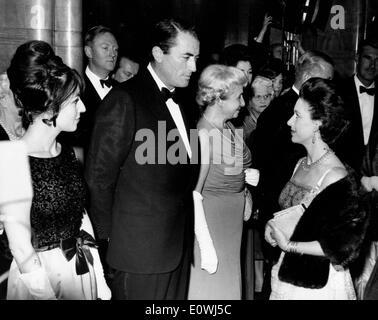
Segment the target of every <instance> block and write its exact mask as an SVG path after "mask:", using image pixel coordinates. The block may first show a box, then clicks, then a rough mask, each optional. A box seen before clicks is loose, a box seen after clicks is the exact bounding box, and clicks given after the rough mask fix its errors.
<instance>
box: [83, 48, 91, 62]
mask: <svg viewBox="0 0 378 320" xmlns="http://www.w3.org/2000/svg"><path fill="white" fill-rule="evenodd" d="M84 53H85V55H86V56H87V58H88V59H92V48H91V47H90V46H84Z"/></svg>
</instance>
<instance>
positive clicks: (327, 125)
mask: <svg viewBox="0 0 378 320" xmlns="http://www.w3.org/2000/svg"><path fill="white" fill-rule="evenodd" d="M299 97H300V98H301V99H303V100H304V101H306V102H307V103H308V104H309V105H310V108H309V109H310V110H309V111H310V113H311V118H312V120H320V121H321V123H322V124H321V126H320V127H319V132H320V135H321V137H322V139H323V141H324V142H325V143H327V144H332V143H334V142H335V141H336V140H337V139H338V138H339V136H340V135H341V134H342V133H343V132H344V131H345V130H346V128H347V127H348V125H349V121H348V120H347V119H346V117H345V111H344V107H343V105H344V102H343V100H342V98H341V97H340V95H339V94H338V92H337V90H336V86H335V84H334V83H333V81H332V80H327V79H322V78H310V79H309V80H307V81H306V82H305V83H304V84H303V85H302V87H301V90H300V92H299Z"/></svg>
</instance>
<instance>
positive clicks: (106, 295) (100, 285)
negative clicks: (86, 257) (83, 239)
mask: <svg viewBox="0 0 378 320" xmlns="http://www.w3.org/2000/svg"><path fill="white" fill-rule="evenodd" d="M81 229H83V230H85V231H87V232H88V233H89V234H90V235H91V236H92V237H93V238H94V232H93V227H92V224H91V221H90V220H89V216H88V214H87V213H84V214H83V219H82V223H81ZM90 250H91V253H92V256H93V270H94V273H95V277H96V284H97V298H99V299H101V300H110V298H111V297H112V293H111V291H110V289H109V287H108V285H107V283H106V281H105V276H104V268H103V267H102V263H101V260H100V255H99V254H98V250H97V248H90Z"/></svg>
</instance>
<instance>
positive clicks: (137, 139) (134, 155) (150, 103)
mask: <svg viewBox="0 0 378 320" xmlns="http://www.w3.org/2000/svg"><path fill="white" fill-rule="evenodd" d="M198 55H199V40H198V38H197V35H196V33H195V32H194V30H193V29H192V28H191V27H189V26H186V25H185V24H183V23H180V22H177V21H174V20H164V21H161V22H159V23H157V24H156V25H155V27H154V30H153V32H152V45H151V56H150V63H149V65H148V67H147V69H142V70H139V72H138V74H137V75H136V76H135V77H133V78H132V79H130V80H128V81H126V82H123V83H121V84H119V85H118V86H117V87H115V88H114V89H113V90H112V91H111V92H110V93H109V95H108V96H107V97H106V98H105V99H104V101H103V102H102V103H101V105H100V107H99V110H98V113H97V116H96V120H95V125H94V130H93V135H92V139H91V144H90V148H89V152H88V159H87V163H86V170H85V171H86V178H87V182H88V185H89V189H90V198H91V203H90V213H91V215H92V218H93V223H94V226H95V229H96V230H97V234H98V236H99V238H100V239H105V240H109V247H108V252H107V262H108V264H109V265H110V266H111V267H112V268H114V269H115V270H116V271H115V273H114V278H113V280H112V285H111V286H112V293H113V298H114V299H138V300H139V299H141V300H150V299H152V300H155V299H159V300H160V299H185V298H186V291H187V282H188V276H189V254H190V252H191V250H192V245H193V243H192V242H193V239H194V237H193V233H194V227H193V209H192V198H191V195H192V193H191V192H192V190H193V189H194V185H195V183H196V180H197V178H198V167H199V166H198V165H194V164H193V165H192V164H191V161H190V158H191V157H193V156H194V153H195V150H192V149H194V148H192V147H191V144H190V143H189V134H188V132H189V131H188V130H189V129H190V125H189V124H188V122H187V121H186V117H185V115H184V113H183V108H181V104H180V102H177V101H176V99H175V97H174V96H172V95H173V94H174V92H175V91H176V90H177V89H175V88H184V87H187V86H188V84H189V80H190V77H191V75H192V73H193V72H195V71H196V61H197V58H198ZM193 128H194V127H193ZM172 133H174V135H171V134H172ZM167 134H168V139H167ZM169 136H171V138H169ZM172 136H174V137H175V138H174V139H172ZM175 146H179V147H178V149H179V154H180V159H178V160H179V161H174V160H175V159H172V157H170V156H169V155H171V156H172V153H170V150H172V148H173V147H175ZM172 160H173V161H172ZM176 160H177V159H176Z"/></svg>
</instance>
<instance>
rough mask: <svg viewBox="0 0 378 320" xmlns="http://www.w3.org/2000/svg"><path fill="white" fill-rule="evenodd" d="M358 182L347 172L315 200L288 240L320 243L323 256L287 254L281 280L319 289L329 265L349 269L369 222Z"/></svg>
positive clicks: (280, 275) (282, 267) (281, 271)
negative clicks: (346, 174)
mask: <svg viewBox="0 0 378 320" xmlns="http://www.w3.org/2000/svg"><path fill="white" fill-rule="evenodd" d="M357 181H358V180H357V176H356V175H355V174H354V173H350V174H349V175H348V176H346V177H345V178H343V179H341V180H339V181H337V182H335V183H333V184H331V185H329V186H328V187H327V188H325V189H324V190H323V191H322V192H320V193H319V194H318V195H317V196H316V197H315V199H314V200H313V201H312V203H311V204H310V206H309V207H308V209H307V210H306V211H305V212H304V214H303V216H302V218H301V219H300V221H299V222H298V225H297V227H296V229H295V231H294V233H293V236H292V237H291V240H292V241H298V242H308V241H319V243H320V245H321V247H322V249H323V251H324V253H325V257H317V256H310V255H297V254H293V253H286V254H285V257H284V259H283V261H282V265H281V267H280V270H279V273H278V276H279V278H280V280H282V281H286V282H289V283H292V284H294V285H297V286H301V287H306V288H322V287H324V286H325V285H326V283H327V281H328V276H329V267H330V265H329V264H330V263H332V264H333V265H338V266H342V267H343V268H348V266H349V265H350V263H351V262H353V261H354V260H355V259H356V258H357V257H358V255H359V252H360V249H361V246H362V243H363V239H364V236H365V233H366V228H367V222H368V219H367V213H366V210H365V209H364V207H363V205H362V201H361V198H360V195H359V192H358V187H359V183H357Z"/></svg>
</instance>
